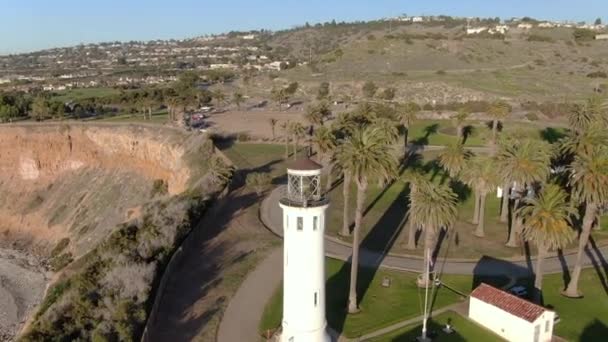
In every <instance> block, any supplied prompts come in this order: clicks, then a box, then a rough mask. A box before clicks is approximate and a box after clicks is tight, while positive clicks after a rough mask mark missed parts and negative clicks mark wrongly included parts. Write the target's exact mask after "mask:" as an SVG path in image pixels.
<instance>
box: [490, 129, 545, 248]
mask: <svg viewBox="0 0 608 342" xmlns="http://www.w3.org/2000/svg"><path fill="white" fill-rule="evenodd" d="M550 162H551V152H550V147H549V145H548V144H547V143H544V142H540V141H537V140H531V139H525V140H518V141H514V140H512V141H510V142H506V143H503V144H501V148H500V149H499V151H498V156H497V166H498V170H499V173H500V178H501V180H502V183H503V184H509V185H510V184H514V186H513V189H512V192H513V195H514V196H515V201H514V205H513V208H514V210H513V214H512V216H511V223H512V225H511V229H510V231H509V240H508V242H507V246H509V247H517V245H518V244H517V235H519V234H520V233H521V228H522V222H521V218H520V217H519V216H518V215H516V214H515V213H516V210H517V208H518V207H519V204H520V200H521V198H522V197H523V196H524V195H525V193H526V192H527V189H528V187H529V186H531V185H533V184H534V183H536V182H544V181H545V180H546V179H547V176H548V175H549V170H550V168H549V165H550ZM503 196H508V187H507V188H505V189H504V190H503ZM503 210H504V211H505V212H508V209H507V208H503Z"/></svg>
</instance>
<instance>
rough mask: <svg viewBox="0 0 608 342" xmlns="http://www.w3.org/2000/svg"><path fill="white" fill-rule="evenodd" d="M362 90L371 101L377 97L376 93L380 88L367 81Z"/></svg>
mask: <svg viewBox="0 0 608 342" xmlns="http://www.w3.org/2000/svg"><path fill="white" fill-rule="evenodd" d="M361 90H363V95H364V96H365V97H367V98H370V99H371V98H372V97H374V95H376V91H378V86H376V84H375V83H374V82H372V81H367V82H365V84H364V85H363V88H362V89H361Z"/></svg>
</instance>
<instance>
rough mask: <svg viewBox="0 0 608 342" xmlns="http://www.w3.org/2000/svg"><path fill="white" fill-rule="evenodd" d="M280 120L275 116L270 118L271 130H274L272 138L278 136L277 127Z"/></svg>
mask: <svg viewBox="0 0 608 342" xmlns="http://www.w3.org/2000/svg"><path fill="white" fill-rule="evenodd" d="M278 122H279V120H277V119H275V118H270V119H268V123H269V124H270V130H271V131H272V140H274V139H275V138H276V128H277V123H278Z"/></svg>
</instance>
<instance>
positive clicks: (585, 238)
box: [564, 203, 597, 297]
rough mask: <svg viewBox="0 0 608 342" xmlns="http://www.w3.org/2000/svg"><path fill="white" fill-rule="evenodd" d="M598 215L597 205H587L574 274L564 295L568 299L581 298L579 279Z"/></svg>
mask: <svg viewBox="0 0 608 342" xmlns="http://www.w3.org/2000/svg"><path fill="white" fill-rule="evenodd" d="M596 214H597V205H596V204H595V203H587V208H586V209H585V216H584V218H583V229H582V232H581V236H580V237H579V238H578V252H577V253H576V263H575V264H574V271H572V274H571V275H570V283H568V287H567V288H566V291H564V295H565V296H567V297H580V293H579V292H578V279H579V278H580V276H581V268H582V261H583V253H584V252H585V247H586V246H587V243H588V242H589V235H590V234H591V226H592V225H593V220H594V219H595V215H596Z"/></svg>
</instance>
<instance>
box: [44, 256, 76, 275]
mask: <svg viewBox="0 0 608 342" xmlns="http://www.w3.org/2000/svg"><path fill="white" fill-rule="evenodd" d="M72 261H74V258H73V257H72V253H70V252H67V253H63V254H61V255H58V256H56V257H54V258H52V259H51V260H50V262H49V264H50V266H51V270H52V271H53V272H57V271H60V270H61V269H63V268H64V267H66V266H67V265H68V264H69V263H71V262H72Z"/></svg>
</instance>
